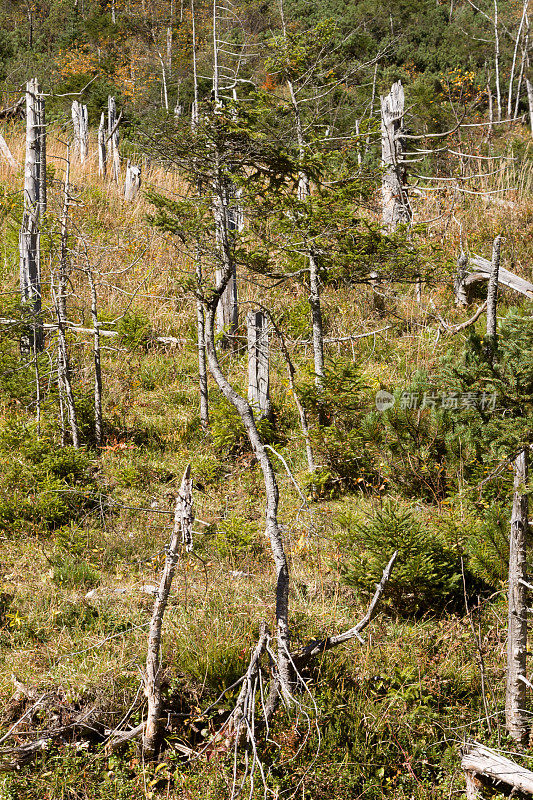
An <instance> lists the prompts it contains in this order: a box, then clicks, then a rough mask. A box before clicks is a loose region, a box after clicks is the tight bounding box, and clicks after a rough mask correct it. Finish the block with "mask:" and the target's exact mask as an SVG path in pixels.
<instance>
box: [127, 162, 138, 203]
mask: <svg viewBox="0 0 533 800" xmlns="http://www.w3.org/2000/svg"><path fill="white" fill-rule="evenodd" d="M140 188H141V168H140V167H138V166H135V165H134V164H132V163H131V162H130V160H129V158H128V163H127V166H126V181H125V183H124V200H125V201H126V202H128V203H131V202H133V200H135V198H136V197H137V195H138V193H139V189H140Z"/></svg>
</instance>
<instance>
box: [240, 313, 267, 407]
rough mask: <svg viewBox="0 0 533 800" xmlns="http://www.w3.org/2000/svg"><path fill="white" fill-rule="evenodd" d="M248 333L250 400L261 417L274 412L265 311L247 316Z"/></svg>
mask: <svg viewBox="0 0 533 800" xmlns="http://www.w3.org/2000/svg"><path fill="white" fill-rule="evenodd" d="M246 328H247V333H248V336H247V338H248V402H249V403H250V405H251V406H252V408H253V409H254V412H256V413H257V414H258V415H259V416H260V417H268V416H270V414H271V412H272V404H271V402H270V395H269V383H270V374H269V342H268V320H267V317H266V315H265V314H264V313H263V311H250V312H249V313H248V314H247V316H246Z"/></svg>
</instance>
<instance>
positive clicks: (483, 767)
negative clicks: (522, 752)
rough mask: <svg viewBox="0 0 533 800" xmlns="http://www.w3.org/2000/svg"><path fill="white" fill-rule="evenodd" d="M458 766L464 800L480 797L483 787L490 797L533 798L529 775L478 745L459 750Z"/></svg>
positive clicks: (526, 771) (532, 786) (522, 768)
mask: <svg viewBox="0 0 533 800" xmlns="http://www.w3.org/2000/svg"><path fill="white" fill-rule="evenodd" d="M461 766H462V768H463V770H464V773H465V778H466V796H467V798H468V800H477V798H480V797H481V789H482V788H483V787H486V788H487V789H488V790H489V792H490V795H491V796H492V795H493V794H494V792H504V793H505V794H508V795H510V796H511V797H517V796H518V797H521V796H523V795H530V796H531V795H533V772H531V770H529V769H525V768H524V767H522V766H520V764H517V763H516V762H515V761H511V760H510V759H509V758H505V757H504V756H502V755H500V753H498V752H497V751H496V750H492V749H491V748H489V747H485V746H484V745H482V744H479V742H469V743H468V744H466V745H465V746H464V747H463V752H462V759H461Z"/></svg>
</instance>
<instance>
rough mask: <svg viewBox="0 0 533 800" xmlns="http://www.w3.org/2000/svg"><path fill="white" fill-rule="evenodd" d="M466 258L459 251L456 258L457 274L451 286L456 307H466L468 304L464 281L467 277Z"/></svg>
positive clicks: (464, 254) (462, 252) (463, 253)
mask: <svg viewBox="0 0 533 800" xmlns="http://www.w3.org/2000/svg"><path fill="white" fill-rule="evenodd" d="M467 265H468V256H467V255H466V253H465V252H464V251H463V250H461V252H460V253H459V256H458V258H457V274H456V276H455V281H454V285H453V291H454V295H455V304H456V305H458V306H466V305H467V303H468V296H467V292H466V285H465V280H466V276H467Z"/></svg>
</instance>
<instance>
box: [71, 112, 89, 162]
mask: <svg viewBox="0 0 533 800" xmlns="http://www.w3.org/2000/svg"><path fill="white" fill-rule="evenodd" d="M72 123H73V125H74V154H75V155H76V157H77V158H78V160H79V162H80V164H85V160H86V158H87V155H88V153H89V117H88V115H87V106H84V105H82V104H81V103H80V101H79V100H74V101H73V103H72Z"/></svg>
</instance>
